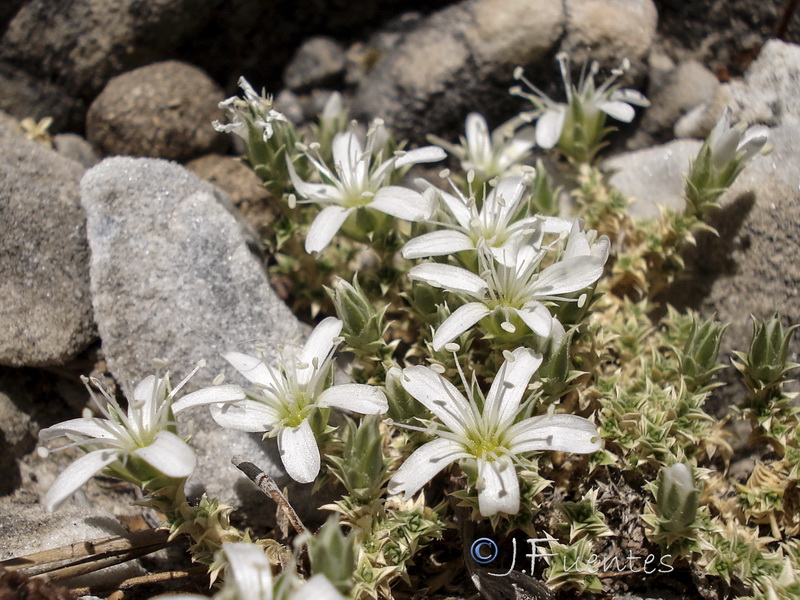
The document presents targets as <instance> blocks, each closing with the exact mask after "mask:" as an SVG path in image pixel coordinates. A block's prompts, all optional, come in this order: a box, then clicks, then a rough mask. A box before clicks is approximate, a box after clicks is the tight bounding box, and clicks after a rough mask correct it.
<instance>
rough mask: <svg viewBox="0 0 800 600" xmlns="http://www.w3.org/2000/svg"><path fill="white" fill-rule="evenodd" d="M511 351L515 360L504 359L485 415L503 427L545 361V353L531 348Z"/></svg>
mask: <svg viewBox="0 0 800 600" xmlns="http://www.w3.org/2000/svg"><path fill="white" fill-rule="evenodd" d="M545 310H546V309H545ZM548 317H549V313H548ZM511 354H512V356H513V357H514V360H512V361H506V362H504V363H503V364H502V366H501V367H500V369H499V370H498V371H497V375H496V376H495V378H494V381H493V382H492V387H491V388H490V389H489V393H488V394H487V395H486V404H485V406H484V408H483V414H484V417H485V418H486V419H487V420H488V421H489V422H491V423H495V424H497V426H498V427H499V428H500V429H504V428H505V426H506V425H507V424H509V423H511V422H512V421H513V420H514V417H515V416H516V414H517V411H518V410H519V406H520V402H521V401H522V398H523V396H524V395H525V393H526V392H527V390H528V383H529V382H530V380H531V377H533V374H534V373H535V372H536V369H538V368H539V365H541V364H542V355H541V354H536V353H535V352H534V351H533V350H531V349H529V348H517V349H516V350H514V351H513V352H512V353H511Z"/></svg>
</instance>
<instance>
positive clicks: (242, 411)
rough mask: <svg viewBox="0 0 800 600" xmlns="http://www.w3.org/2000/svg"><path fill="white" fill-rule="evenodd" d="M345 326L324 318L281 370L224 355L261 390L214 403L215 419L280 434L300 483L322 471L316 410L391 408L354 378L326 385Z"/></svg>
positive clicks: (282, 448) (378, 410)
mask: <svg viewBox="0 0 800 600" xmlns="http://www.w3.org/2000/svg"><path fill="white" fill-rule="evenodd" d="M341 331H342V322H341V321H340V320H339V319H336V318H335V317H328V318H327V319H324V320H323V321H322V322H321V323H320V324H319V325H317V327H316V328H315V329H314V331H312V332H311V335H310V336H309V338H308V341H306V344H305V345H304V346H303V348H302V350H300V352H299V353H297V354H292V353H287V354H286V355H285V356H284V358H283V361H282V363H281V365H280V368H277V369H276V368H274V367H272V366H269V365H267V364H265V363H264V362H263V361H262V360H261V359H259V358H256V357H253V356H248V355H246V354H241V353H239V352H229V353H227V354H224V355H223V357H224V358H225V360H227V361H228V362H229V363H230V364H231V365H233V367H234V368H235V369H236V370H237V371H239V372H240V373H241V374H242V375H244V376H245V377H246V378H247V379H248V380H249V381H251V382H252V383H254V384H255V385H256V386H257V389H256V390H255V391H254V392H252V393H249V394H247V398H246V399H245V400H242V401H240V402H234V403H228V404H225V405H212V406H211V415H212V416H213V417H214V420H215V421H216V422H217V423H218V424H220V425H221V426H223V427H228V428H231V429H238V430H240V431H249V432H266V434H265V437H267V436H269V437H276V438H278V448H279V450H280V455H281V460H282V461H283V466H284V467H285V468H286V472H287V473H288V474H289V476H290V477H291V478H292V479H294V480H295V481H298V482H300V483H310V482H312V481H314V479H316V477H317V474H318V473H319V468H320V456H319V447H318V446H317V441H316V438H315V437H314V432H313V430H312V428H311V424H310V423H309V417H311V415H312V413H313V412H314V411H315V410H317V409H318V408H326V407H334V408H340V409H344V410H349V411H353V412H356V413H360V414H365V415H368V414H379V413H384V412H386V411H387V410H388V408H389V405H388V402H387V400H386V396H384V394H383V392H381V391H380V390H379V389H378V388H376V387H373V386H370V385H363V384H356V383H346V384H340V385H334V386H330V387H329V386H328V384H329V376H330V375H331V369H332V367H333V355H334V352H335V350H336V348H337V347H338V345H339V343H340V338H339V337H338V336H339V334H340V333H341Z"/></svg>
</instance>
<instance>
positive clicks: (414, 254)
mask: <svg viewBox="0 0 800 600" xmlns="http://www.w3.org/2000/svg"><path fill="white" fill-rule="evenodd" d="M474 249H475V244H473V243H472V240H471V239H469V236H467V235H466V234H464V233H461V232H460V231H453V230H452V229H442V230H439V231H431V232H430V233H423V234H422V235H420V236H417V237H415V238H413V239H411V240H408V242H407V243H406V245H405V246H403V250H402V254H403V258H405V259H407V260H412V259H414V258H428V257H429V256H447V255H450V254H455V253H456V252H462V251H464V250H474Z"/></svg>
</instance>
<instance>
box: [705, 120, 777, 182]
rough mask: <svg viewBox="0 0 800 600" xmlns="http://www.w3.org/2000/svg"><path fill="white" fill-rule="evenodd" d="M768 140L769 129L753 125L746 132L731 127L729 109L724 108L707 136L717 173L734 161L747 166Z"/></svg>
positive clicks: (740, 128) (736, 127)
mask: <svg viewBox="0 0 800 600" xmlns="http://www.w3.org/2000/svg"><path fill="white" fill-rule="evenodd" d="M768 139H769V128H768V127H764V126H763V125H754V126H753V127H749V128H748V129H747V130H744V129H743V128H742V127H738V126H734V127H731V109H730V107H729V106H726V107H725V110H724V111H723V112H722V116H721V117H720V119H719V121H717V124H716V125H714V129H712V130H711V133H710V134H709V136H708V146H709V148H710V150H711V161H712V164H713V165H714V168H715V169H717V170H718V171H721V170H723V169H724V168H725V167H726V166H728V164H729V163H731V162H732V161H733V160H735V159H736V160H738V161H740V164H742V165H744V164H747V163H748V162H750V160H751V159H752V158H753V157H754V156H755V155H756V154H758V153H759V152H760V151H761V149H762V148H763V147H764V145H765V144H766V143H767V140H768Z"/></svg>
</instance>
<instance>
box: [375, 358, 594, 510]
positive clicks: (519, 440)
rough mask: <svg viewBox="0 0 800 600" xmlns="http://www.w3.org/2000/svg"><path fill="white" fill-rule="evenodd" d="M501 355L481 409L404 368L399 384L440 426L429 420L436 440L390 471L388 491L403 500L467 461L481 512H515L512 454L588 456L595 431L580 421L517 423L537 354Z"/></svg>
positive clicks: (421, 372) (440, 381)
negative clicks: (548, 452) (452, 466)
mask: <svg viewBox="0 0 800 600" xmlns="http://www.w3.org/2000/svg"><path fill="white" fill-rule="evenodd" d="M506 358H507V359H506V362H505V363H504V364H503V365H502V366H501V367H500V370H499V371H498V373H497V376H496V377H495V380H494V381H493V382H492V386H491V389H490V390H489V393H488V394H487V395H486V398H485V399H484V400H483V402H482V403H481V404H479V403H478V402H476V400H475V398H474V397H473V394H472V392H471V391H470V390H471V386H470V385H469V384H467V383H466V382H465V384H464V387H465V389H466V390H467V394H468V398H464V396H463V395H462V394H461V393H460V392H459V391H458V389H457V388H456V387H455V386H454V385H453V384H452V383H450V382H449V381H447V380H446V379H445V378H443V377H442V376H441V375H439V374H437V373H435V372H434V371H433V370H432V369H429V368H427V367H423V366H414V367H406V368H405V369H404V370H403V375H402V377H401V381H402V384H403V387H404V388H405V389H406V391H407V392H408V393H409V394H411V395H412V396H413V397H414V398H416V399H417V400H418V401H419V402H420V403H421V404H423V405H424V406H425V407H426V408H427V409H428V410H430V411H431V412H432V413H433V414H434V415H435V416H436V417H438V418H439V420H440V421H441V424H439V423H436V422H433V423H432V424H431V426H430V427H429V428H428V430H429V431H432V432H433V434H434V435H436V436H437V439H435V440H433V441H431V442H428V443H426V444H424V445H423V446H421V447H420V448H418V449H417V450H416V451H414V453H413V454H411V456H410V457H409V458H408V459H406V461H405V462H404V463H403V465H402V466H401V467H400V468H399V469H398V470H397V471H396V472H395V473H394V475H393V476H392V478H391V480H390V482H389V493H390V494H399V493H404V494H405V497H406V499H408V498H410V497H411V496H413V495H414V494H416V493H417V492H418V491H419V490H420V488H422V486H424V485H425V484H426V483H427V482H428V481H430V480H431V479H432V478H433V477H434V476H435V475H436V474H437V473H439V472H440V471H441V470H442V469H444V468H445V467H446V466H447V465H449V464H451V463H453V462H454V461H467V462H469V463H471V465H470V466H473V468H474V469H475V471H476V472H477V482H476V488H477V490H478V507H479V510H480V512H481V514H482V515H483V516H484V517H490V516H492V515H495V514H498V513H506V514H510V515H511V514H516V513H517V512H518V511H519V505H520V490H519V480H518V478H517V472H516V466H515V462H517V461H518V457H520V456H521V455H524V454H527V453H529V452H534V451H538V450H560V451H563V452H573V453H577V454H587V453H590V452H594V451H596V450H598V449H599V448H600V441H599V439H598V433H597V428H596V427H595V426H594V424H592V423H591V422H590V421H588V420H587V419H584V418H582V417H578V416H575V415H558V414H554V413H552V412H550V413H548V414H547V415H544V416H539V417H528V418H525V419H522V420H518V417H519V415H520V412H521V411H522V410H523V406H524V405H523V399H524V396H525V395H526V393H525V392H526V390H527V387H528V382H529V381H530V379H531V377H532V376H533V374H534V373H535V372H536V369H538V368H539V365H540V364H541V363H542V356H541V355H540V354H535V353H534V352H533V351H532V350H530V349H528V348H517V349H516V350H514V352H511V353H507V355H506ZM462 378H463V376H462Z"/></svg>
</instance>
